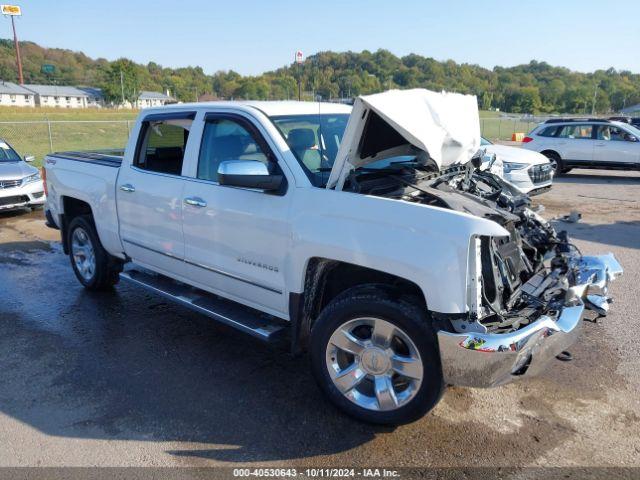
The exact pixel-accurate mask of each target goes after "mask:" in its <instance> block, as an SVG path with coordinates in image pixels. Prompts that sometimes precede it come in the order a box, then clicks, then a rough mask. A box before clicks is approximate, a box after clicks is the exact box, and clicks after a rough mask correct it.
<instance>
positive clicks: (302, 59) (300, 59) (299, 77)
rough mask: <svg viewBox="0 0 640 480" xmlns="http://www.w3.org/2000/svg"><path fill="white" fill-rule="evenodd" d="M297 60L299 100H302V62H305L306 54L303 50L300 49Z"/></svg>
mask: <svg viewBox="0 0 640 480" xmlns="http://www.w3.org/2000/svg"><path fill="white" fill-rule="evenodd" d="M295 62H296V64H297V65H298V101H300V100H302V70H301V69H302V63H303V62H304V55H303V54H302V50H298V51H297V52H296V56H295Z"/></svg>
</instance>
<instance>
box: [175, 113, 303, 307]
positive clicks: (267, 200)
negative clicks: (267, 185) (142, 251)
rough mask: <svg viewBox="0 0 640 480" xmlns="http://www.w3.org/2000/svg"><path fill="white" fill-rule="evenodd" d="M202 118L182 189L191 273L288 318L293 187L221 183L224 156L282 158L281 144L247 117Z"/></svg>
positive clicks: (262, 159)
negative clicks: (191, 173) (192, 169)
mask: <svg viewBox="0 0 640 480" xmlns="http://www.w3.org/2000/svg"><path fill="white" fill-rule="evenodd" d="M203 120H204V125H203V126H202V128H203V131H202V136H201V138H202V140H201V145H200V147H199V156H198V162H197V171H196V174H195V177H196V178H188V179H185V182H186V184H185V188H184V191H183V218H184V221H183V229H184V239H185V271H186V274H187V276H188V278H189V279H190V280H191V281H192V282H193V283H194V284H196V285H197V286H199V287H201V288H204V289H206V290H209V291H212V292H214V293H217V294H219V295H222V296H224V297H227V298H230V299H232V300H236V301H239V302H241V303H244V304H245V305H249V306H253V307H256V308H260V309H262V310H264V311H267V312H269V313H271V314H273V315H276V316H280V317H282V318H287V312H288V296H287V292H286V289H285V279H284V272H285V260H286V257H287V253H288V251H289V245H290V240H291V237H290V235H291V234H290V224H289V205H290V198H291V196H292V189H291V188H288V189H287V188H285V189H283V191H282V192H279V193H265V192H263V191H259V190H251V189H246V188H237V187H228V186H222V185H219V184H218V178H217V177H218V176H217V172H218V167H219V165H220V163H221V162H224V161H228V160H236V161H237V160H240V161H243V160H247V161H248V160H253V161H260V162H277V159H276V157H275V155H274V153H273V152H274V151H275V149H273V148H271V146H270V145H269V144H268V142H267V141H266V138H267V137H266V136H264V135H263V134H262V133H261V131H260V130H259V128H258V126H256V125H255V124H254V123H253V122H252V121H251V120H249V119H248V118H246V117H244V116H240V115H238V114H231V113H229V114H226V113H208V114H207V115H206V117H205V118H204V119H203ZM198 128H200V126H199V127H198ZM276 168H278V169H280V167H279V166H277V167H276ZM280 172H281V173H284V172H282V170H280Z"/></svg>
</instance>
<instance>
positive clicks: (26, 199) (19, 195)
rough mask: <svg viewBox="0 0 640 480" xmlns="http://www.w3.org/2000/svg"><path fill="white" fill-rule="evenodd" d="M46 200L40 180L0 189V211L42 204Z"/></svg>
mask: <svg viewBox="0 0 640 480" xmlns="http://www.w3.org/2000/svg"><path fill="white" fill-rule="evenodd" d="M46 200H47V198H46V195H45V194H44V185H43V183H42V180H39V181H37V182H31V183H27V184H26V185H22V186H18V187H14V188H4V189H0V211H3V210H12V209H15V208H23V207H34V206H38V205H44V203H45V202H46Z"/></svg>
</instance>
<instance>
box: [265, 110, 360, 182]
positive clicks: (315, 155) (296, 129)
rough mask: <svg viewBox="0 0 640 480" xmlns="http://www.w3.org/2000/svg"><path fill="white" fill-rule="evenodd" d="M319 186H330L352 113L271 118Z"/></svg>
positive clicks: (306, 171) (305, 169) (303, 166)
mask: <svg viewBox="0 0 640 480" xmlns="http://www.w3.org/2000/svg"><path fill="white" fill-rule="evenodd" d="M271 120H272V121H273V123H274V124H275V125H276V127H277V128H278V130H280V133H281V134H282V136H283V137H284V139H285V140H286V141H287V145H289V148H290V149H291V151H292V152H293V154H294V155H295V157H296V158H297V159H298V162H300V165H302V168H303V169H304V171H305V173H306V174H307V176H308V177H309V179H310V180H311V183H313V184H314V185H315V186H318V187H321V186H324V185H326V183H327V181H328V180H329V173H330V172H331V167H333V163H334V162H335V161H336V155H337V154H338V149H339V148H340V142H342V136H343V135H344V130H345V128H346V127H347V121H348V120H349V115H348V114H318V115H315V114H314V115H283V116H277V117H271Z"/></svg>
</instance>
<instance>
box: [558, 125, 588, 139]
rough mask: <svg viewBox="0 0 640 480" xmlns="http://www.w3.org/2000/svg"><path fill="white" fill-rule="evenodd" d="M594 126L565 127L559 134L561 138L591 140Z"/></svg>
mask: <svg viewBox="0 0 640 480" xmlns="http://www.w3.org/2000/svg"><path fill="white" fill-rule="evenodd" d="M592 131H593V125H584V124H583V125H565V126H563V127H562V130H560V133H559V134H558V137H559V138H580V139H590V138H591V133H592Z"/></svg>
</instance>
